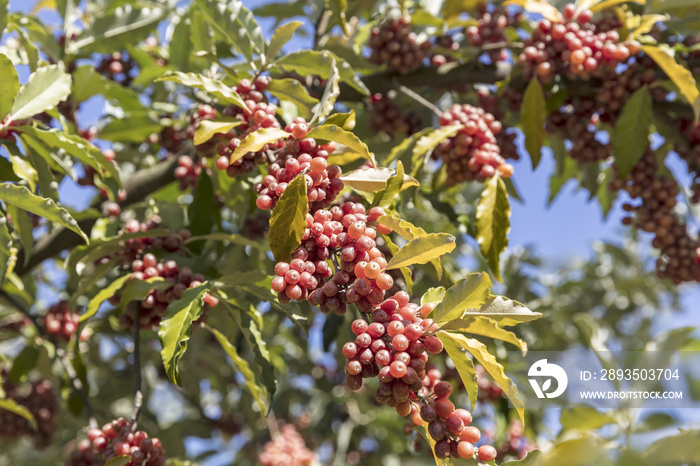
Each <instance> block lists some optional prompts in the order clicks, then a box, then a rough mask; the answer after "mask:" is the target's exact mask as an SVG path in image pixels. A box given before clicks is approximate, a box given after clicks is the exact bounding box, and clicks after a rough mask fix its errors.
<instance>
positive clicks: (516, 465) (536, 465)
mask: <svg viewBox="0 0 700 466" xmlns="http://www.w3.org/2000/svg"><path fill="white" fill-rule="evenodd" d="M541 464H542V452H541V451H540V450H532V451H529V452H527V454H526V455H525V458H523V459H521V460H514V461H506V462H505V463H501V466H540V465H541Z"/></svg>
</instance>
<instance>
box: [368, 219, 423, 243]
mask: <svg viewBox="0 0 700 466" xmlns="http://www.w3.org/2000/svg"><path fill="white" fill-rule="evenodd" d="M377 223H379V224H380V225H384V226H387V227H389V228H391V230H392V231H395V232H396V233H398V234H399V235H400V236H401V237H402V238H404V239H407V240H408V241H411V240H414V239H416V238H418V237H419V236H423V235H425V234H427V233H426V232H425V230H424V229H422V228H421V227H417V226H415V225H414V224H412V223H411V222H409V221H408V220H404V219H401V218H398V217H396V216H394V215H382V216H381V217H379V218H378V219H377Z"/></svg>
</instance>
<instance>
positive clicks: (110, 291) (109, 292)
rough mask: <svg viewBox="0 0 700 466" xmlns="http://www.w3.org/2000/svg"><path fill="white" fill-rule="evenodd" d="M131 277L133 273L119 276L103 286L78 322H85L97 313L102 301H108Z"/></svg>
mask: <svg viewBox="0 0 700 466" xmlns="http://www.w3.org/2000/svg"><path fill="white" fill-rule="evenodd" d="M129 278H131V275H130V274H129V275H124V276H123V277H119V278H117V279H116V280H114V281H112V282H111V283H110V284H109V285H107V286H106V287H105V288H102V289H101V290H100V291H99V292H98V293H97V294H96V295H95V296H94V297H93V298H92V299H91V300H90V302H88V305H87V307H86V308H85V312H84V313H83V315H81V316H80V319H79V320H78V322H81V323H82V322H85V321H86V320H88V319H89V318H90V317H92V316H94V315H95V314H97V310H98V309H99V308H100V306H101V305H102V303H104V302H105V301H107V300H108V299H109V298H111V297H112V296H114V294H115V293H116V292H118V291H119V290H121V288H122V286H124V283H126V281H127V280H128V279H129Z"/></svg>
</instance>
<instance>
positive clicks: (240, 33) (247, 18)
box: [195, 0, 267, 62]
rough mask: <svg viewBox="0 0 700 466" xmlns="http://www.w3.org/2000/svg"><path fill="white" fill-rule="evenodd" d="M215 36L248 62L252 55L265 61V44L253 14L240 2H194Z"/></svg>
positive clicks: (214, 0)
mask: <svg viewBox="0 0 700 466" xmlns="http://www.w3.org/2000/svg"><path fill="white" fill-rule="evenodd" d="M195 3H196V4H197V6H199V8H200V10H201V11H202V13H203V14H204V17H205V18H206V19H207V21H208V22H209V24H210V25H211V27H212V28H213V29H214V31H215V32H216V34H218V35H219V36H221V37H222V38H223V39H224V40H225V41H226V42H228V44H229V45H230V46H232V47H234V48H236V49H237V50H238V51H239V52H241V54H243V56H244V57H245V58H246V60H247V61H248V62H252V61H253V55H255V54H257V55H260V56H261V58H262V59H263V60H264V61H265V60H266V57H265V48H266V47H267V43H266V42H265V38H264V37H263V36H262V31H261V29H260V26H259V25H258V23H257V22H256V21H255V16H254V15H253V13H252V12H251V11H250V10H248V9H247V8H246V7H244V6H243V2H241V1H240V0H227V1H225V2H222V1H220V0H195Z"/></svg>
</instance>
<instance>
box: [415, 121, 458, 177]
mask: <svg viewBox="0 0 700 466" xmlns="http://www.w3.org/2000/svg"><path fill="white" fill-rule="evenodd" d="M461 128H462V125H449V126H441V127H440V128H437V129H434V130H432V131H431V132H430V133H428V134H426V135H424V136H421V137H420V138H419V139H418V141H416V145H415V146H414V147H413V153H412V154H411V175H413V176H416V175H417V174H418V172H420V170H421V168H423V165H424V164H425V160H426V158H427V157H428V156H429V155H430V153H431V152H432V151H433V149H435V148H436V147H437V146H438V145H439V144H440V143H441V142H443V141H444V140H446V139H448V138H451V137H453V136H455V135H456V134H457V131H459V130H460V129H461Z"/></svg>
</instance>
